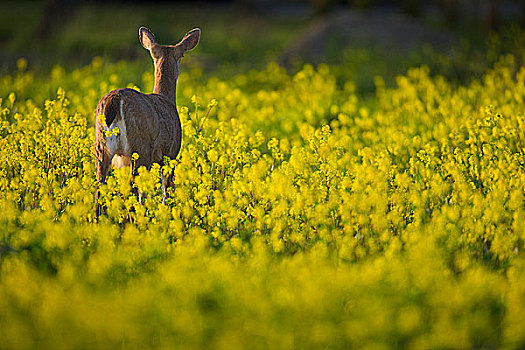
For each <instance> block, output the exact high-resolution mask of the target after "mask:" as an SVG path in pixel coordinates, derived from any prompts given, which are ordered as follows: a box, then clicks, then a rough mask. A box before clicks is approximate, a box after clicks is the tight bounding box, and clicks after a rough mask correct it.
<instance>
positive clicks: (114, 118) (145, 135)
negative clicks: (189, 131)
mask: <svg viewBox="0 0 525 350" xmlns="http://www.w3.org/2000/svg"><path fill="white" fill-rule="evenodd" d="M100 114H104V115H105V117H106V125H107V127H108V129H109V130H111V129H112V127H114V126H119V129H120V133H124V134H122V135H121V136H120V137H118V138H117V137H115V139H111V140H110V139H108V138H106V142H107V143H108V146H109V145H110V142H114V143H115V144H116V146H115V147H114V148H115V150H116V152H114V153H115V154H121V155H124V156H131V155H132V154H133V153H135V152H136V153H138V154H139V156H140V157H141V158H142V160H143V162H144V164H145V165H151V163H152V162H162V160H163V157H164V156H168V157H170V158H175V157H176V156H177V154H178V153H179V150H180V145H181V140H182V129H181V125H180V120H179V116H178V113H177V110H176V108H175V105H174V104H173V102H170V101H169V100H168V99H166V98H165V97H164V96H162V95H159V94H149V95H146V94H143V93H140V92H138V91H136V90H133V89H119V90H115V91H112V92H110V93H109V94H107V95H106V96H104V97H103V98H102V99H101V100H100V102H99V104H98V106H97V118H98V115H100ZM122 129H123V130H122ZM99 137H100V136H99ZM124 142H126V145H124ZM125 146H127V147H125ZM143 162H141V163H143ZM147 163H149V164H147Z"/></svg>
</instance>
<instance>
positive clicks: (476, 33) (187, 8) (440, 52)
mask: <svg viewBox="0 0 525 350" xmlns="http://www.w3.org/2000/svg"><path fill="white" fill-rule="evenodd" d="M254 3H255V4H256V3H257V2H254ZM268 3H269V4H273V5H274V6H275V3H272V2H268ZM383 3H385V2H383V1H364V2H363V1H361V2H360V1H353V2H352V1H351V2H349V3H348V4H347V5H344V6H342V5H341V3H339V2H336V1H318V2H316V1H311V2H309V5H308V2H305V3H302V2H285V4H288V5H290V4H292V5H293V4H295V5H296V6H297V5H301V4H303V5H305V6H306V7H304V6H297V7H292V8H291V9H287V11H286V12H285V13H284V14H283V13H281V12H282V11H281V12H279V11H277V10H279V8H278V6H277V8H276V10H275V11H273V10H272V8H271V7H270V8H269V9H266V10H262V8H261V6H259V7H254V6H250V4H252V5H253V3H252V2H250V1H247V2H242V1H241V2H234V3H227V2H226V3H220V2H219V3H199V4H198V5H195V4H191V3H176V4H170V3H160V4H149V3H141V2H132V3H130V4H126V5H125V6H124V5H123V4H121V3H113V2H109V3H102V2H86V3H81V5H78V6H77V7H76V8H75V10H74V11H70V12H68V16H67V17H66V18H63V20H62V21H61V22H60V23H59V24H57V25H55V26H53V27H52V29H51V30H50V31H49V32H48V35H46V36H44V37H43V38H40V37H39V30H40V28H41V26H42V21H43V18H42V16H43V14H44V13H45V6H46V5H45V2H36V1H21V2H20V1H14V2H10V1H7V2H0V43H1V45H2V50H1V51H0V58H1V59H2V60H1V63H0V72H2V73H9V72H13V71H15V70H16V61H17V60H18V58H20V57H25V58H26V59H27V61H28V65H29V68H30V69H31V70H32V71H34V72H35V73H36V74H39V73H42V74H45V72H49V70H50V68H52V67H53V66H54V65H57V64H59V65H62V66H64V67H66V69H74V68H78V67H81V66H84V65H86V64H88V63H90V62H91V60H92V58H93V57H94V56H100V57H102V58H104V59H105V60H106V61H113V62H116V61H118V60H126V61H128V62H129V61H136V62H137V63H138V64H139V65H140V66H142V67H143V68H142V69H143V71H148V70H150V69H151V60H150V58H149V55H148V54H147V52H145V51H144V49H143V48H142V47H141V46H140V44H139V43H138V39H137V29H138V27H139V26H146V27H149V28H150V29H151V30H152V31H153V32H154V33H155V35H156V36H157V39H158V40H159V42H160V43H164V44H172V43H176V42H178V40H180V38H181V36H182V35H183V33H185V32H186V31H188V30H189V29H191V28H194V27H200V28H201V29H202V32H203V37H202V40H201V43H200V44H199V46H198V47H197V49H196V51H197V52H198V54H197V55H191V56H188V57H187V58H185V64H184V69H191V68H195V67H198V68H200V69H201V70H202V72H203V74H204V76H205V77H208V76H210V75H213V76H220V77H232V76H234V75H235V74H238V73H246V72H248V71H250V70H252V69H263V68H264V67H266V65H267V64H268V63H269V62H272V61H276V60H277V59H278V58H279V56H280V55H281V54H282V53H283V52H284V51H285V50H286V49H287V48H288V47H289V46H290V45H293V44H294V42H295V41H296V40H298V39H299V38H300V36H301V33H303V32H304V30H305V29H306V28H308V27H309V25H310V24H311V23H312V21H313V20H314V19H315V20H318V19H319V18H322V17H314V16H315V14H316V13H323V12H324V10H323V11H318V9H319V8H324V9H326V10H327V11H328V10H332V11H333V10H334V9H336V10H337V9H343V10H346V9H348V8H350V7H349V6H350V4H351V5H352V6H355V7H354V8H362V9H365V10H366V9H370V8H373V7H374V6H375V5H381V4H383ZM436 3H437V4H439V5H440V6H441V8H442V9H443V11H445V15H444V17H443V18H442V20H440V21H437V22H436V20H435V19H434V20H429V21H428V25H429V26H432V27H436V28H443V29H444V30H452V34H453V35H455V36H456V37H457V38H458V40H457V41H456V44H455V45H453V46H452V47H450V48H448V49H437V48H434V47H432V46H430V45H428V44H424V43H422V45H421V46H420V47H419V48H416V49H414V50H412V51H411V52H409V53H406V52H402V51H396V50H390V49H385V48H381V47H377V46H374V43H368V44H359V45H354V46H351V47H340V46H338V43H337V41H336V40H328V48H327V49H326V51H325V52H324V53H323V60H322V61H323V62H324V63H327V64H330V65H331V66H333V67H334V69H333V71H334V74H335V75H336V77H337V80H338V81H339V82H340V83H341V84H344V82H345V81H348V80H351V81H354V82H356V88H357V91H358V92H359V93H363V94H371V93H373V92H374V83H373V82H374V77H375V76H382V77H383V78H384V79H385V81H386V84H387V86H392V85H393V83H394V80H395V76H396V75H398V74H403V73H405V72H406V71H407V69H408V68H410V67H414V66H420V65H423V64H424V65H426V66H428V67H430V72H431V74H432V75H444V76H445V77H447V78H448V79H450V80H451V81H453V82H454V81H456V82H460V83H465V82H468V81H470V80H471V79H472V78H479V77H480V76H481V75H482V74H483V72H485V71H486V70H487V69H488V68H489V67H491V66H492V65H493V64H494V63H495V62H496V61H497V59H498V58H499V57H500V56H501V55H504V54H512V55H513V56H514V57H515V59H516V61H517V62H518V64H520V63H521V62H523V61H524V57H525V54H524V52H525V46H524V45H523V42H525V35H524V32H523V31H522V30H521V29H520V27H519V25H518V24H515V23H512V22H510V23H509V22H505V21H500V22H501V23H500V24H501V25H500V26H499V27H498V28H499V29H498V31H497V32H494V31H492V32H487V31H486V28H485V27H484V19H483V18H468V19H463V20H462V21H460V22H461V25H458V26H455V27H452V28H451V27H450V26H449V25H448V24H447V20H448V19H447V18H448V16H449V15H448V13H447V12H446V11H447V9H448V8H449V7H450V6H451V5H450V4H449V3H450V2H449V1H442V2H439V1H437V2H436ZM263 4H264V2H263ZM458 4H459V2H458ZM337 6H339V7H337ZM341 6H342V7H341ZM480 6H481V5H480ZM406 7H420V5H419V6H418V5H417V3H415V2H413V1H405V2H403V1H401V2H399V11H404V12H405V13H406V12H407V11H408V10H407V9H406ZM294 9H295V10H294ZM272 11H273V12H275V13H274V14H272V13H273V12H272ZM408 12H410V11H408ZM416 13H421V11H420V10H418V11H416ZM421 19H422V20H424V19H423V18H421ZM456 22H457V21H456ZM330 43H332V44H330ZM308 62H309V60H308V57H304V58H301V57H299V58H298V59H296V60H295V61H294V64H293V65H292V66H290V67H288V69H289V71H291V72H292V73H293V72H297V71H299V70H300V69H301V68H302V65H303V64H304V63H308Z"/></svg>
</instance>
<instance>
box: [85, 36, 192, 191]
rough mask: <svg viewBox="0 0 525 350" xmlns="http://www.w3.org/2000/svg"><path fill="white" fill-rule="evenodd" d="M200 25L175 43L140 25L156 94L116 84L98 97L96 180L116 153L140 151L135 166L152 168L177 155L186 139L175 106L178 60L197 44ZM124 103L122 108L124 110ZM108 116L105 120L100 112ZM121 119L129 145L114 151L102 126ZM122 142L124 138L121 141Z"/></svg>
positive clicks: (95, 148)
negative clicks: (159, 38)
mask: <svg viewBox="0 0 525 350" xmlns="http://www.w3.org/2000/svg"><path fill="white" fill-rule="evenodd" d="M199 35H200V30H199V29H194V30H192V31H190V32H189V33H188V34H186V35H185V36H184V38H183V39H182V41H181V42H180V43H178V44H177V45H159V44H157V43H156V42H155V38H154V36H153V34H152V33H151V32H150V31H149V30H147V29H146V28H140V29H139V36H140V41H141V43H142V45H143V46H144V48H146V49H147V50H149V51H150V54H151V57H152V58H153V61H154V65H155V86H154V89H153V93H152V94H143V93H140V92H138V91H135V90H132V89H118V90H115V91H112V92H110V93H108V94H107V95H106V96H104V97H102V99H101V100H100V101H99V103H98V105H97V109H96V119H95V145H94V151H95V169H96V174H97V180H98V181H100V182H105V179H106V176H107V173H108V172H109V168H110V165H111V161H112V158H113V157H114V156H115V155H119V156H125V157H130V156H131V155H132V154H133V153H137V154H138V155H139V158H138V160H137V161H136V164H135V165H136V166H135V169H134V172H136V169H137V168H138V167H140V166H145V167H146V168H148V169H149V168H151V165H152V164H153V163H162V162H163V159H164V156H168V157H170V158H172V159H174V158H175V157H177V155H178V153H179V151H180V148H181V142H182V128H181V124H180V120H179V116H178V113H177V108H176V101H175V88H176V83H177V77H178V74H179V61H180V59H181V57H182V56H183V54H184V52H185V51H188V50H191V49H193V48H194V47H195V45H197V43H198V39H199ZM121 103H122V113H121ZM101 114H103V115H104V116H105V118H106V123H105V125H103V124H101V123H100V120H99V116H100V115H101ZM121 119H123V121H124V122H125V127H126V128H125V130H120V132H121V133H123V132H125V135H119V136H117V138H119V140H122V138H123V137H124V136H125V138H126V139H127V142H128V145H129V147H127V149H123V148H122V147H118V148H117V149H116V150H114V152H112V151H111V150H110V149H109V147H108V145H107V139H106V137H105V134H104V129H103V128H104V126H105V127H110V126H111V125H112V123H116V122H118V121H120V120H121ZM119 145H120V141H119Z"/></svg>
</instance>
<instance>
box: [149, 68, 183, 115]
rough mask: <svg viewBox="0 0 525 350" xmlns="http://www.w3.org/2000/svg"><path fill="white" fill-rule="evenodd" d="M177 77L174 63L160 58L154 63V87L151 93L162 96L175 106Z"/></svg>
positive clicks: (177, 71) (177, 69) (177, 72)
mask: <svg viewBox="0 0 525 350" xmlns="http://www.w3.org/2000/svg"><path fill="white" fill-rule="evenodd" d="M178 75H179V67H178V64H177V62H176V61H174V60H173V61H172V60H168V59H163V58H160V59H159V60H158V61H157V62H155V86H154V87H153V93H154V94H159V95H163V96H164V97H166V98H167V99H168V100H169V101H173V104H174V105H175V106H176V105H177V101H176V100H175V97H176V89H177V77H178Z"/></svg>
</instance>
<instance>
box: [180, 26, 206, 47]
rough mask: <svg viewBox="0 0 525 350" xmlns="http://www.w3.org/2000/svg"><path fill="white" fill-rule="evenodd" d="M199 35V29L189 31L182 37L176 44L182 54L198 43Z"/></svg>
mask: <svg viewBox="0 0 525 350" xmlns="http://www.w3.org/2000/svg"><path fill="white" fill-rule="evenodd" d="M200 35H201V30H200V29H199V28H195V29H192V30H190V31H189V32H188V33H186V35H184V38H182V40H181V41H180V43H179V44H178V45H179V46H180V47H182V49H183V50H184V52H186V51H189V50H191V49H193V48H194V47H195V46H197V44H198V43H199V37H200Z"/></svg>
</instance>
